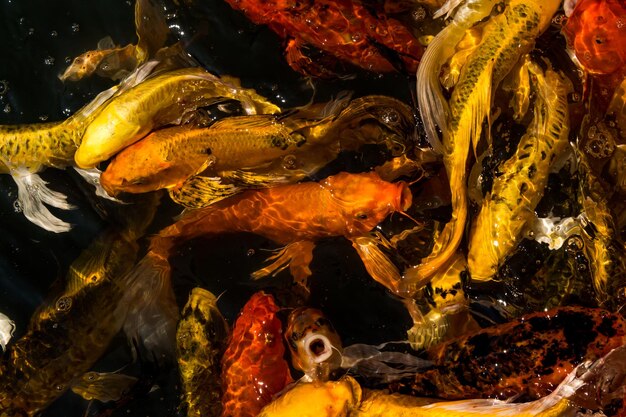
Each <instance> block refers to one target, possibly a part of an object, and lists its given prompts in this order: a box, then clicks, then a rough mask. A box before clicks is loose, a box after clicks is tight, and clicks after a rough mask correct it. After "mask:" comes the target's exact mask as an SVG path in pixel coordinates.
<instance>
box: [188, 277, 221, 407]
mask: <svg viewBox="0 0 626 417" xmlns="http://www.w3.org/2000/svg"><path fill="white" fill-rule="evenodd" d="M227 338H228V323H226V320H224V317H222V314H221V313H220V311H219V309H218V308H217V298H216V297H215V296H214V295H213V294H211V293H210V292H209V291H207V290H204V289H202V288H194V289H193V290H192V291H191V295H190V296H189V300H188V301H187V304H186V305H185V307H184V308H183V310H182V313H181V319H180V322H179V323H178V329H177V332H176V342H177V343H176V351H177V357H178V369H179V372H180V379H181V382H182V391H183V403H184V406H185V407H186V409H187V416H188V417H217V416H220V415H221V414H222V402H221V384H220V382H219V375H220V359H221V355H222V353H223V352H224V349H225V348H226V339H227Z"/></svg>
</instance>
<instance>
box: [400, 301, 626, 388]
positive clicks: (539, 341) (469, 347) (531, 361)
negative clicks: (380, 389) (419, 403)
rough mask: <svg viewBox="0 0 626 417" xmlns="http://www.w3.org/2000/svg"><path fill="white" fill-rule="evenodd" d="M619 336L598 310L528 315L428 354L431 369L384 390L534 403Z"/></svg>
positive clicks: (610, 316) (615, 322) (620, 340)
mask: <svg viewBox="0 0 626 417" xmlns="http://www.w3.org/2000/svg"><path fill="white" fill-rule="evenodd" d="M625 331H626V328H625V323H624V320H623V319H622V318H621V316H619V315H618V314H614V313H610V312H608V311H606V310H601V309H592V308H583V307H561V308H555V309H552V310H548V311H546V312H538V313H532V314H528V315H524V316H522V317H521V318H519V319H516V320H513V321H511V322H509V323H504V324H501V325H496V326H492V327H488V328H485V329H482V330H480V331H478V332H475V333H471V334H467V335H464V336H461V337H457V338H455V339H452V340H450V341H448V342H444V343H442V344H440V345H438V346H435V347H434V348H433V349H431V350H430V351H429V352H428V354H429V357H430V359H431V360H432V361H433V362H434V363H435V365H436V366H435V367H434V368H433V369H429V370H426V371H423V372H420V373H418V374H416V375H415V377H414V378H413V380H412V381H411V382H410V383H408V384H407V383H406V382H401V383H393V384H391V385H390V386H389V388H390V389H391V390H392V391H393V392H401V393H403V394H411V395H423V396H428V397H439V398H444V399H466V398H478V397H483V398H484V397H496V398H501V399H506V398H510V397H512V396H516V395H521V396H522V397H523V398H527V399H538V398H541V397H544V396H546V395H548V394H549V393H550V392H552V391H553V390H554V388H555V387H556V386H557V385H558V384H560V383H561V382H562V381H563V380H564V379H565V377H566V376H567V375H568V374H570V373H571V372H572V371H573V370H574V368H575V367H576V366H577V365H579V364H580V363H582V362H584V361H587V360H591V361H593V360H597V359H599V358H602V357H603V356H605V355H607V354H608V353H609V352H610V351H611V350H613V349H615V348H617V347H620V346H622V345H623V344H624V341H625V339H624V336H625ZM485 370H489V372H485Z"/></svg>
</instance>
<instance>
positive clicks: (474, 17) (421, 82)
mask: <svg viewBox="0 0 626 417" xmlns="http://www.w3.org/2000/svg"><path fill="white" fill-rule="evenodd" d="M459 2H460V1H459V0H448V1H447V2H446V3H445V4H444V5H443V6H442V7H441V8H440V9H439V10H437V11H436V12H435V14H433V18H434V19H437V18H439V17H441V16H442V15H443V14H444V13H446V17H450V15H451V14H452V13H453V11H454V9H456V12H454V17H453V19H452V21H451V22H450V23H449V24H448V26H446V27H445V28H443V29H442V30H441V31H440V32H439V33H438V34H437V36H435V38H434V39H433V40H432V41H431V42H430V43H429V44H428V47H427V48H426V52H424V56H423V57H422V60H421V62H420V65H419V67H418V68H417V78H416V83H417V84H416V88H417V103H418V108H419V111H420V115H421V116H422V121H423V122H424V130H425V131H426V137H427V138H428V141H429V143H430V145H431V146H432V147H433V149H435V151H437V152H439V153H443V145H442V144H441V141H440V140H439V135H438V134H437V129H436V126H440V127H441V128H444V127H445V126H446V112H447V111H448V103H447V102H446V99H445V98H444V96H443V92H442V91H441V86H440V84H439V74H440V73H441V69H442V66H443V64H444V63H445V62H446V61H447V60H448V59H450V58H451V57H452V56H453V55H454V52H455V50H454V48H455V46H456V45H457V44H458V43H459V42H460V41H461V39H462V37H463V36H464V35H465V34H466V32H467V30H468V29H470V28H471V27H472V26H474V25H475V24H476V23H477V22H479V21H481V20H482V19H484V18H485V17H487V16H488V15H489V14H490V13H491V10H492V9H493V6H494V5H495V4H496V1H495V0H487V1H483V0H466V1H464V2H462V3H461V4H460V5H459Z"/></svg>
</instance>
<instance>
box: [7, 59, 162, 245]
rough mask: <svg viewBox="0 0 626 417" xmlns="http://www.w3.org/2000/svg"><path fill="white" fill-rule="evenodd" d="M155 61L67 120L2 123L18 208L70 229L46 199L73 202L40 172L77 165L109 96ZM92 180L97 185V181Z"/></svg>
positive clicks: (38, 220) (62, 204) (57, 228)
mask: <svg viewBox="0 0 626 417" xmlns="http://www.w3.org/2000/svg"><path fill="white" fill-rule="evenodd" d="M155 65H156V62H149V63H146V64H145V65H143V66H142V67H140V68H138V69H137V71H135V72H134V73H133V74H132V75H131V76H129V77H127V78H126V79H125V80H124V81H123V82H122V83H120V85H119V86H115V87H112V88H110V89H108V90H106V91H103V92H102V93H100V94H99V95H98V96H97V97H96V98H95V99H93V100H92V101H91V102H90V103H89V104H87V105H85V106H84V107H83V108H82V109H80V110H79V111H77V112H76V113H75V114H74V115H73V116H71V117H69V118H68V119H66V120H64V121H61V122H51V123H38V124H27V125H13V126H0V173H2V174H10V175H11V176H12V177H13V179H14V180H15V182H16V184H17V188H18V199H17V204H18V208H19V209H20V210H21V211H22V212H23V213H24V215H25V216H26V218H27V219H28V220H30V221H31V222H33V223H34V224H36V225H38V226H39V227H42V228H43V229H46V230H49V231H51V232H55V233H60V232H66V231H68V230H70V228H71V226H70V224H69V223H66V222H64V221H62V220H60V219H58V218H57V217H55V216H53V215H52V213H50V211H49V210H48V209H47V208H46V206H44V203H45V204H49V205H51V206H53V207H57V208H61V209H65V210H68V209H71V208H72V205H71V204H69V203H68V202H67V201H66V197H65V196H64V195H63V194H61V193H59V192H57V191H53V190H51V189H49V188H48V187H47V183H46V182H45V181H44V180H42V179H41V178H40V177H39V175H37V173H38V172H40V171H41V170H43V169H44V168H46V167H54V168H65V167H66V166H71V165H73V161H74V153H75V152H76V149H77V148H78V146H79V145H80V142H81V139H82V136H83V133H84V132H85V129H86V128H87V126H88V125H89V124H90V123H91V121H92V120H94V119H95V117H96V116H97V115H98V113H99V112H100V110H101V109H102V107H103V106H104V104H105V103H106V102H107V100H110V99H111V97H113V96H114V95H116V94H120V93H121V92H123V91H125V90H126V89H128V88H130V87H132V86H133V85H135V84H137V83H139V82H140V81H141V80H143V79H144V78H145V77H146V76H147V75H148V74H149V73H150V72H151V71H152V69H153V68H154V66H155ZM81 175H83V176H86V175H88V173H81ZM92 184H93V185H97V184H96V183H95V182H93V181H92Z"/></svg>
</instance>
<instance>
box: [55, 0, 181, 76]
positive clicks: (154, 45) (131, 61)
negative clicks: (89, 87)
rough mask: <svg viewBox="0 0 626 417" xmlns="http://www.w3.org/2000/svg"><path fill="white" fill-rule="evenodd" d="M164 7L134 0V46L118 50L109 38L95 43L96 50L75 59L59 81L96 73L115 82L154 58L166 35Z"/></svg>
mask: <svg viewBox="0 0 626 417" xmlns="http://www.w3.org/2000/svg"><path fill="white" fill-rule="evenodd" d="M162 10H163V8H162V6H160V5H157V4H155V2H154V0H136V1H135V30H136V33H137V38H138V41H137V45H132V44H129V45H126V46H124V47H120V46H119V45H115V44H114V43H113V40H112V39H111V37H110V36H107V37H105V38H103V39H102V40H100V42H98V49H96V50H93V51H87V52H85V53H83V54H81V55H79V56H77V57H76V58H74V61H72V63H71V64H70V65H69V66H68V67H67V69H66V70H65V72H63V74H61V75H59V78H60V79H61V81H66V80H69V81H78V80H81V79H82V78H84V77H88V76H90V75H91V74H92V73H94V72H95V73H96V74H98V75H99V76H101V77H106V78H111V79H113V80H118V79H120V78H123V77H124V76H126V75H127V74H128V73H130V72H132V71H133V70H135V68H137V67H138V66H140V65H141V64H143V63H144V62H146V61H147V60H148V58H150V57H153V56H154V55H155V53H156V51H157V50H158V49H159V48H161V47H162V46H163V45H164V44H165V41H166V40H167V36H168V33H169V27H168V26H167V22H166V20H165V15H164V14H163V11H162Z"/></svg>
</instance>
